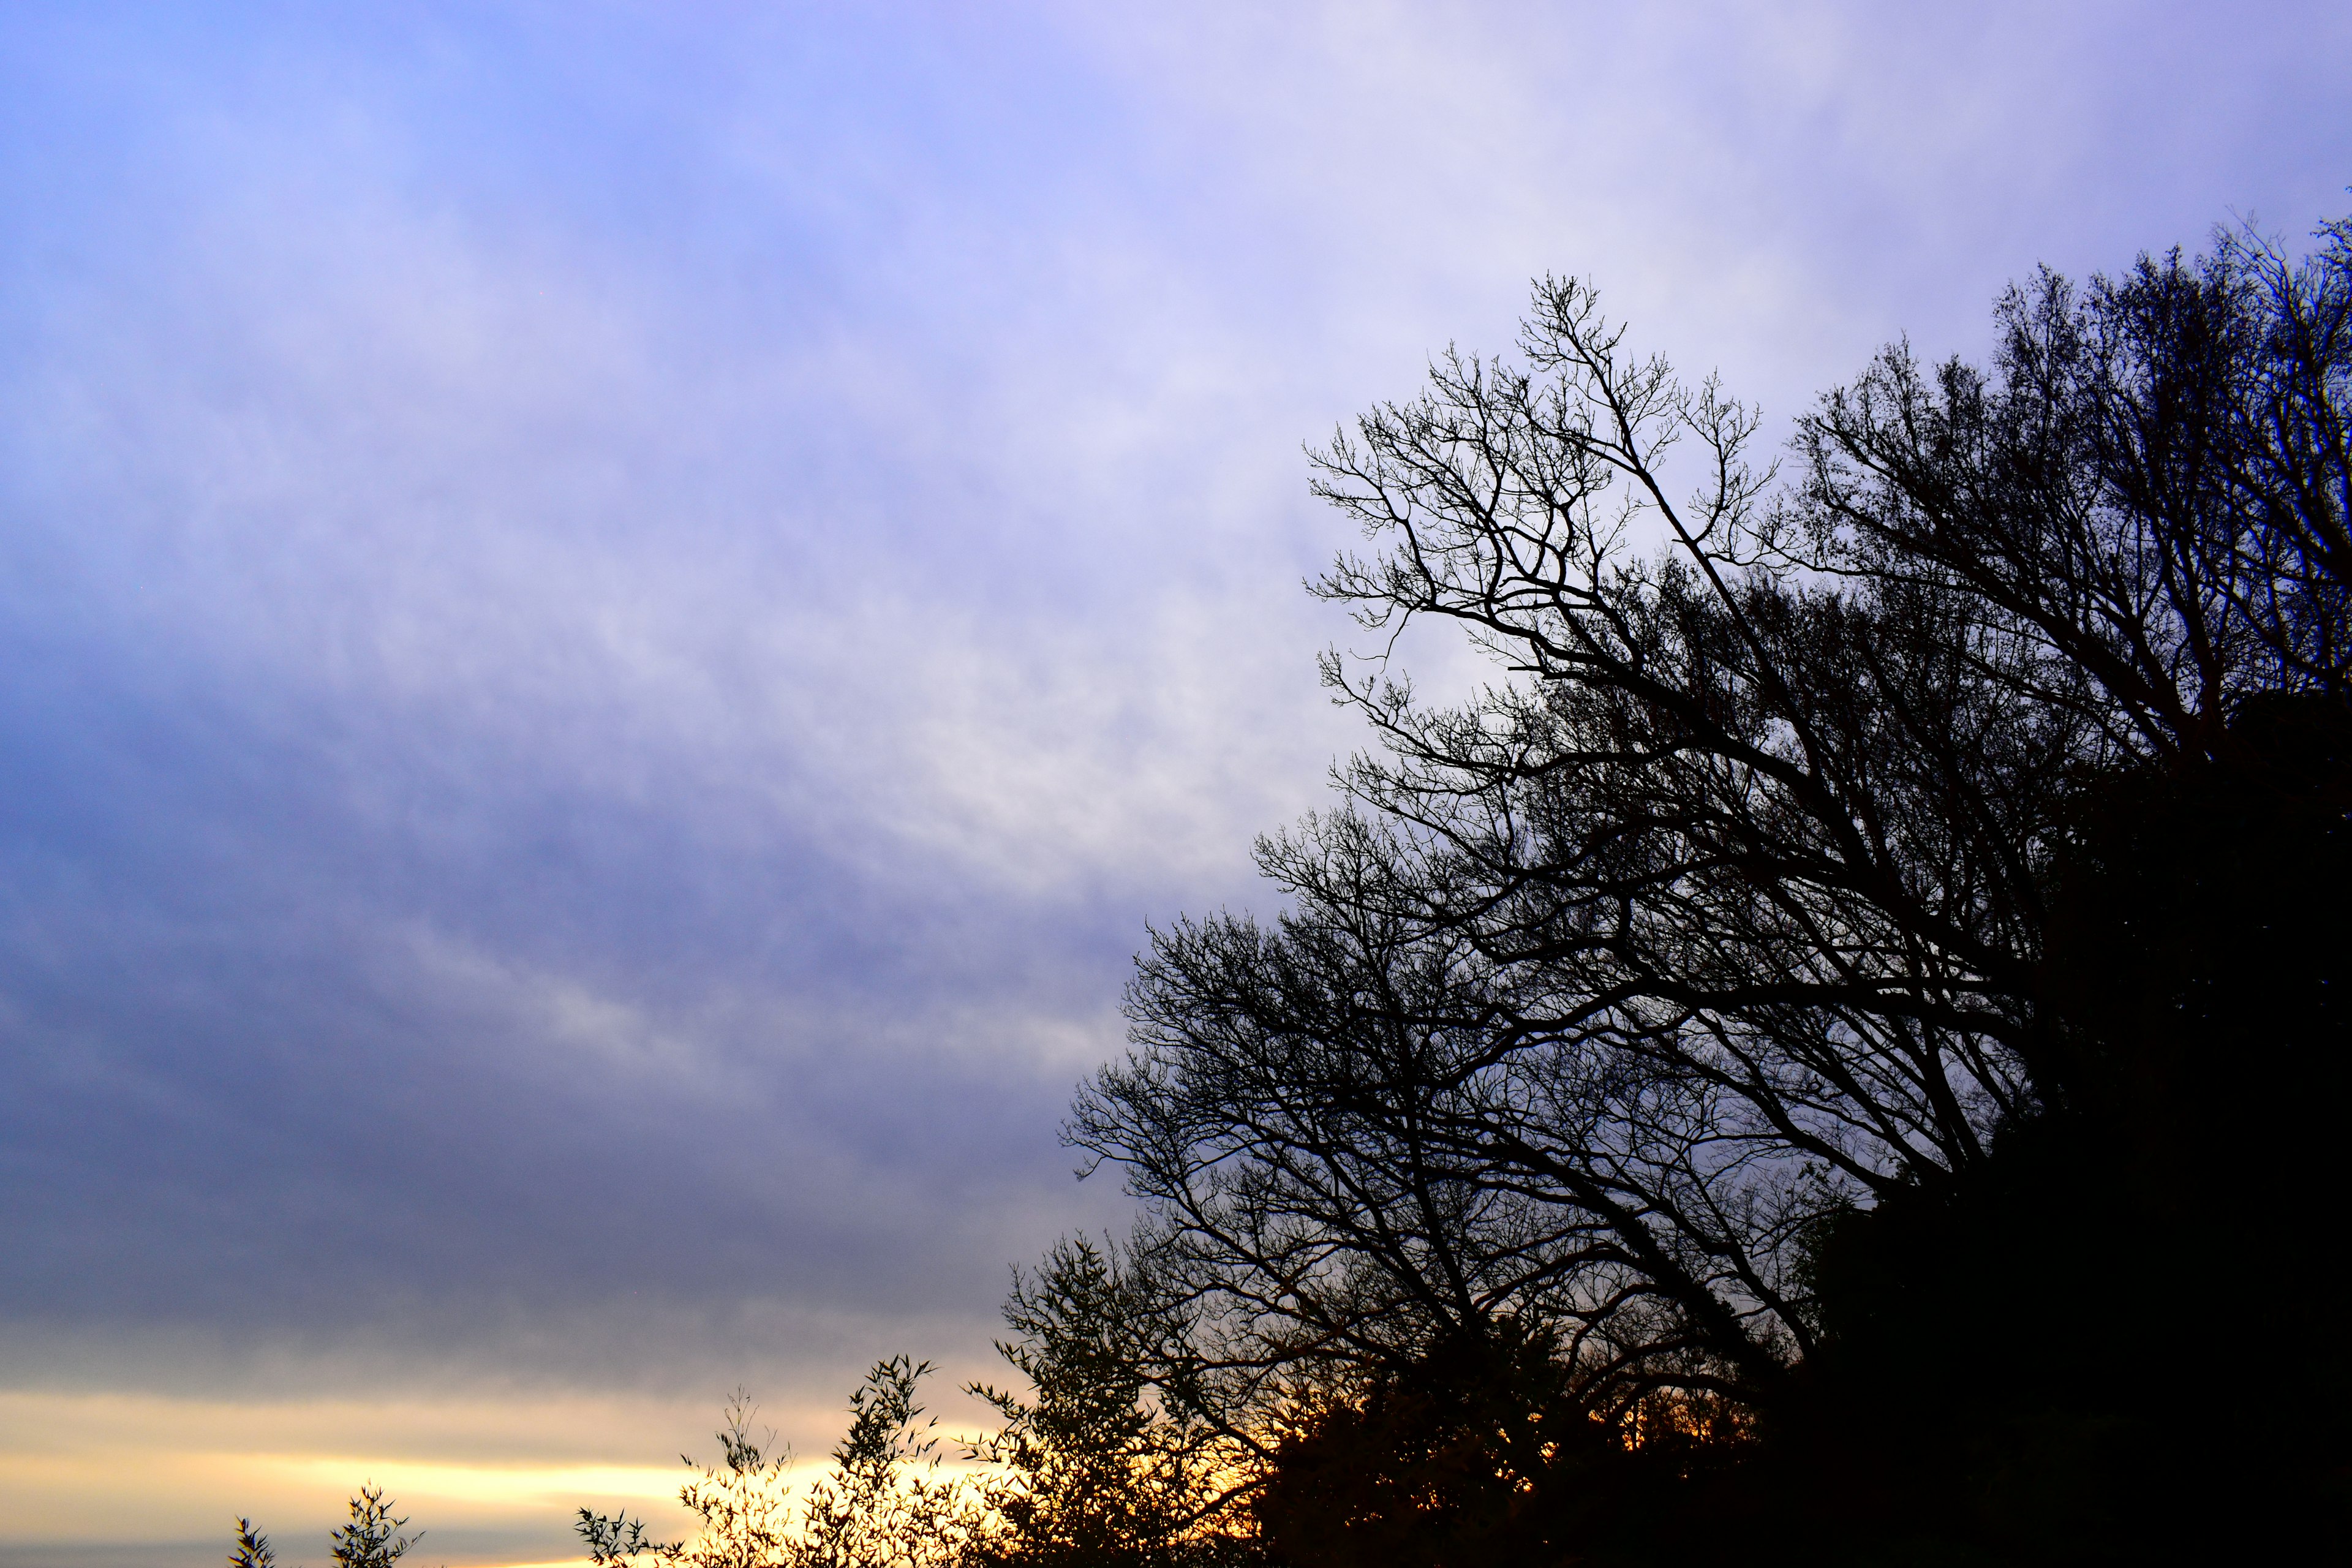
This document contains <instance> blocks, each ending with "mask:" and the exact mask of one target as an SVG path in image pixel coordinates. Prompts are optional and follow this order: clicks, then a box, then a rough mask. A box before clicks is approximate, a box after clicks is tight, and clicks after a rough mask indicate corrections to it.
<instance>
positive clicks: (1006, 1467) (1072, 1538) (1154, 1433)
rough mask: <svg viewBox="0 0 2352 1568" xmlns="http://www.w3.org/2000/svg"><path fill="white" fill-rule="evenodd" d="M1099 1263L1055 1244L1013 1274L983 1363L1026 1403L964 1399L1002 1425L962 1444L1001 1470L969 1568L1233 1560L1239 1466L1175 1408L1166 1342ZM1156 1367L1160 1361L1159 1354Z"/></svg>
mask: <svg viewBox="0 0 2352 1568" xmlns="http://www.w3.org/2000/svg"><path fill="white" fill-rule="evenodd" d="M1158 1308H1159V1304H1158V1302H1157V1300H1156V1299H1155V1296H1154V1293H1153V1291H1152V1289H1151V1286H1150V1281H1149V1280H1148V1279H1144V1278H1140V1277H1139V1275H1138V1273H1137V1271H1136V1270H1135V1269H1134V1268H1132V1267H1122V1259H1121V1258H1119V1256H1118V1253H1117V1252H1116V1251H1114V1250H1111V1249H1108V1248H1105V1247H1097V1246H1096V1245H1095V1244H1094V1243H1092V1242H1091V1241H1088V1240H1087V1239H1086V1238H1084V1237H1080V1238H1077V1239H1076V1240H1070V1239H1065V1240H1063V1241H1061V1242H1059V1243H1057V1244H1056V1245H1055V1247H1054V1248H1053V1250H1052V1251H1050V1252H1049V1253H1047V1255H1046V1257H1045V1261H1044V1262H1043V1263H1042V1264H1041V1265H1040V1266H1039V1267H1038V1268H1035V1269H1034V1270H1032V1271H1029V1272H1025V1273H1017V1274H1016V1275H1015V1277H1014V1281H1013V1295H1012V1297H1011V1299H1010V1300H1007V1301H1006V1303H1005V1307H1004V1320H1005V1323H1006V1325H1007V1326H1008V1327H1009V1328H1011V1329H1012V1330H1013V1332H1014V1334H1015V1335H1016V1336H1017V1338H1015V1339H1014V1340H1012V1341H1009V1342H1006V1341H1000V1342H998V1344H997V1347H996V1348H997V1351H998V1352H999V1353H1000V1354H1002V1355H1003V1357H1004V1359H1005V1360H1006V1361H1007V1362H1009V1363H1012V1364H1013V1367H1014V1368H1015V1369H1016V1370H1017V1371H1019V1372H1020V1373H1021V1374H1022V1375H1023V1376H1024V1378H1026V1379H1027V1380H1028V1382H1029V1384H1030V1385H1031V1388H1032V1390H1033V1391H1034V1396H1033V1398H1031V1399H1025V1400H1024V1399H1023V1398H1022V1397H1021V1396H1020V1395H1019V1394H1015V1393H1012V1392H1008V1391H1005V1390H1001V1389H997V1388H993V1387H991V1386H989V1385H987V1384H973V1385H972V1386H971V1392H972V1393H973V1394H977V1395H979V1396H980V1397H981V1398H982V1399H983V1400H985V1401H986V1402H987V1403H988V1404H989V1405H992V1406H993V1407H994V1408H995V1410H996V1411H997V1413H998V1414H999V1415H1001V1416H1003V1426H1002V1427H1001V1428H1000V1429H999V1430H998V1431H997V1432H996V1433H995V1434H993V1435H992V1436H987V1437H984V1438H981V1439H978V1440H976V1441H974V1442H973V1443H971V1445H970V1451H971V1457H972V1458H976V1459H981V1460H983V1461H985V1462H987V1463H990V1464H992V1465H996V1466H1001V1467H1002V1468H1003V1471H1004V1476H1003V1479H1001V1480H999V1481H997V1482H995V1483H993V1484H992V1485H991V1487H990V1488H989V1489H988V1494H987V1498H988V1503H989V1506H990V1507H991V1509H992V1510H993V1511H994V1513H995V1515H996V1517H997V1518H998V1520H999V1521H1001V1523H1000V1525H999V1527H998V1528H997V1529H996V1530H994V1531H992V1532H991V1533H990V1535H989V1537H988V1538H987V1539H986V1540H985V1541H984V1542H982V1543H981V1545H980V1548H979V1550H978V1552H976V1557H977V1560H978V1561H980V1562H982V1563H997V1564H1006V1565H1013V1564H1020V1565H1023V1568H1211V1565H1213V1564H1218V1563H1232V1562H1239V1561H1243V1560H1244V1558H1245V1557H1246V1555H1247V1554H1246V1552H1245V1549H1244V1547H1243V1546H1242V1544H1241V1542H1239V1541H1238V1540H1237V1539H1236V1535H1237V1531H1235V1530H1234V1521H1232V1520H1231V1519H1230V1518H1226V1517H1224V1516H1225V1515H1226V1514H1227V1513H1228V1511H1229V1504H1230V1503H1231V1501H1232V1500H1233V1499H1232V1494H1231V1492H1230V1489H1229V1483H1230V1482H1231V1481H1232V1480H1233V1479H1234V1475H1235V1473H1236V1470H1237V1461H1238V1460H1239V1458H1241V1456H1239V1455H1237V1454H1235V1453H1234V1452H1233V1450H1232V1445H1231V1444H1230V1443H1227V1442H1223V1441H1221V1440H1220V1437H1219V1435H1218V1433H1217V1432H1216V1431H1215V1429H1214V1428H1213V1426H1211V1425H1210V1424H1209V1423H1207V1422H1206V1421H1204V1420H1202V1417H1201V1415H1200V1414H1199V1412H1198V1410H1197V1408H1195V1407H1194V1405H1195V1402H1192V1401H1188V1400H1187V1398H1186V1396H1185V1395H1186V1384H1185V1380H1184V1378H1183V1376H1182V1373H1181V1357H1182V1355H1183V1353H1184V1352H1183V1338H1182V1334H1181V1330H1176V1329H1173V1328H1172V1327H1171V1324H1169V1323H1168V1322H1167V1321H1165V1319H1164V1317H1163V1315H1162V1314H1161V1313H1160V1310H1158ZM1171 1352H1172V1355H1171Z"/></svg>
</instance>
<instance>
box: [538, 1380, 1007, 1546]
mask: <svg viewBox="0 0 2352 1568" xmlns="http://www.w3.org/2000/svg"><path fill="white" fill-rule="evenodd" d="M930 1370H931V1366H930V1363H929V1362H922V1363H917V1362H915V1361H912V1360H910V1359H908V1357H906V1356H892V1357H890V1358H888V1359H887V1360H885V1361H879V1362H877V1363H874V1365H873V1367H872V1368H871V1370H869V1371H868V1372H867V1373H866V1381H865V1382H864V1384H861V1385H860V1386H859V1387H858V1388H857V1389H856V1391H855V1392H853V1393H852V1394H850V1396H849V1416H850V1421H849V1430H848V1432H847V1433H846V1434H845V1436H843V1438H842V1440H841V1442H840V1443H839V1444H837V1445H835V1448H834V1450H833V1467H832V1468H831V1470H829V1471H828V1472H827V1473H826V1474H824V1476H822V1477H820V1478H818V1479H817V1480H816V1481H814V1483H813V1484H812V1485H811V1486H810V1488H809V1489H808V1492H807V1495H806V1496H805V1497H803V1498H802V1499H801V1500H799V1501H798V1502H797V1503H795V1502H794V1500H793V1496H792V1491H791V1489H790V1487H789V1485H788V1484H787V1479H786V1478H787V1476H788V1473H789V1472H790V1470H791V1468H792V1453H791V1450H789V1449H782V1450H778V1449H776V1447H775V1435H774V1434H773V1433H772V1432H771V1433H769V1434H768V1435H767V1436H766V1438H765V1439H764V1440H755V1439H754V1438H753V1436H752V1435H751V1415H752V1407H751V1401H750V1398H749V1396H748V1395H747V1394H744V1393H743V1392H742V1391H740V1390H738V1391H737V1393H736V1394H735V1395H734V1397H733V1398H732V1399H730V1401H729V1402H728V1405H727V1408H726V1422H725V1425H724V1426H721V1427H720V1429H719V1463H718V1464H717V1465H715V1466H709V1467H705V1466H698V1465H696V1464H695V1462H694V1460H693V1459H691V1458H685V1457H683V1456H681V1459H682V1462H683V1463H685V1464H686V1465H687V1466H688V1468H693V1469H697V1470H699V1471H700V1472H701V1473H700V1476H699V1478H698V1479H695V1480H691V1481H688V1483H686V1485H685V1486H683V1487H682V1488H680V1489H679V1491H678V1500H679V1501H680V1502H681V1503H683V1504H684V1505H685V1507H686V1510H687V1511H688V1512H689V1513H691V1514H692V1515H694V1517H695V1520H696V1522H697V1524H698V1529H697V1530H696V1531H695V1533H694V1535H693V1537H692V1538H691V1539H689V1540H687V1541H681V1542H662V1541H657V1540H655V1539H653V1538H652V1537H650V1536H648V1535H647V1534H646V1524H645V1521H642V1520H635V1519H631V1518H629V1517H628V1516H627V1514H625V1513H619V1514H600V1513H597V1512H596V1511H594V1510H592V1509H585V1508H583V1509H582V1510H580V1512H579V1517H578V1520H577V1521H576V1523H575V1525H574V1528H575V1529H576V1530H577V1531H579V1534H580V1537H581V1539H582V1541H583V1542H585V1543H586V1545H587V1547H588V1553H589V1561H590V1562H592V1563H597V1564H599V1565H601V1568H626V1565H628V1564H631V1563H635V1562H636V1561H637V1560H638V1559H640V1558H641V1557H646V1558H651V1559H652V1560H653V1561H655V1562H658V1563H673V1564H680V1565H682V1568H946V1565H948V1564H951V1563H958V1562H960V1561H961V1560H963V1559H964V1558H965V1557H966V1555H967V1554H968V1552H969V1551H970V1548H971V1542H972V1541H973V1539H974V1538H975V1535H976V1532H977V1531H979V1530H980V1528H981V1523H982V1521H981V1518H980V1504H979V1500H977V1499H976V1498H974V1497H973V1496H972V1495H971V1489H969V1488H968V1487H967V1486H965V1485H964V1484H962V1483H961V1482H960V1481H956V1480H952V1479H940V1476H939V1474H938V1469H939V1464H940V1456H939V1447H940V1440H939V1438H938V1437H936V1436H933V1435H932V1434H933V1429H934V1428H935V1427H936V1426H938V1421H937V1419H936V1418H933V1419H931V1420H929V1421H926V1420H925V1419H924V1418H923V1416H924V1413H923V1408H922V1406H921V1405H918V1404H917V1403H915V1394H916V1390H917V1387H918V1386H919V1384H920V1383H921V1382H922V1380H923V1378H924V1377H925V1376H927V1375H928V1374H929V1373H930Z"/></svg>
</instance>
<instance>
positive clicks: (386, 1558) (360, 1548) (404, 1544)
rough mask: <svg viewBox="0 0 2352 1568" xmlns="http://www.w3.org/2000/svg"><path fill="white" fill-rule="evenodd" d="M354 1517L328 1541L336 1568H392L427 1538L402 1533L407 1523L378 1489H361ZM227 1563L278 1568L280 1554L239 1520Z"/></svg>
mask: <svg viewBox="0 0 2352 1568" xmlns="http://www.w3.org/2000/svg"><path fill="white" fill-rule="evenodd" d="M351 1515H352V1516H351V1520H350V1521H349V1522H348V1523H345V1524H341V1525H338V1526H336V1527H335V1529H334V1530H333V1531H331V1532H330V1533H329V1535H328V1538H327V1540H328V1545H329V1547H330V1549H331V1552H332V1553H333V1561H334V1563H335V1564H336V1568H393V1565H394V1563H398V1562H399V1561H400V1560H401V1558H402V1557H404V1555H406V1554H407V1552H408V1549H409V1548H410V1547H412V1546H415V1544H416V1543H417V1542H419V1541H422V1540H423V1539H424V1538H425V1532H424V1531H421V1530H420V1531H417V1532H416V1533H415V1535H403V1534H401V1533H400V1532H401V1531H402V1530H404V1529H405V1528H406V1527H407V1524H408V1521H407V1520H406V1519H404V1518H395V1517H394V1514H393V1511H392V1504H391V1503H390V1502H388V1501H386V1500H385V1499H384V1495H383V1488H382V1487H379V1486H373V1485H362V1487H361V1488H360V1489H359V1492H358V1494H357V1495H356V1496H354V1497H353V1498H352V1500H351ZM228 1561H229V1568H275V1565H276V1563H277V1562H278V1554H277V1552H275V1551H274V1550H272V1549H271V1547H270V1544H269V1537H268V1536H266V1535H264V1534H262V1533H261V1532H260V1531H257V1530H255V1529H254V1528H253V1521H251V1520H249V1519H245V1518H239V1519H238V1520H237V1521H236V1544H235V1546H234V1547H232V1548H231V1549H230V1552H229V1556H228Z"/></svg>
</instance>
